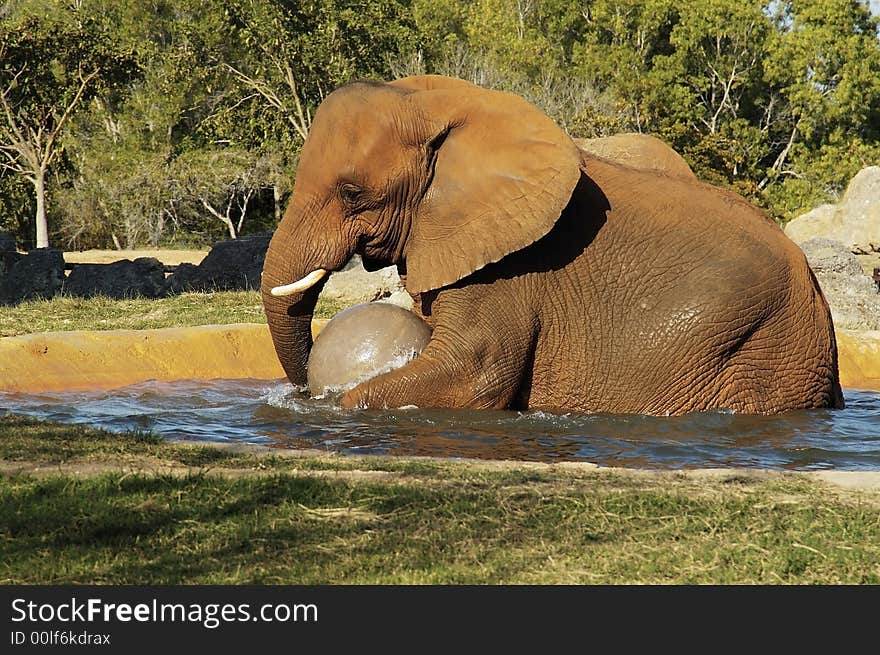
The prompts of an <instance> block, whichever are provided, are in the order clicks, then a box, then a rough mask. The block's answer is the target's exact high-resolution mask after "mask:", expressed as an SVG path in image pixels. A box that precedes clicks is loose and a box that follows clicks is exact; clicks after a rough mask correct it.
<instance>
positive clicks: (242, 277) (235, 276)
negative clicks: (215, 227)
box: [167, 232, 272, 293]
mask: <svg viewBox="0 0 880 655" xmlns="http://www.w3.org/2000/svg"><path fill="white" fill-rule="evenodd" d="M271 238H272V234H271V233H268V232H266V233H262V234H253V235H249V236H245V237H240V238H238V239H229V240H228V241H221V242H219V243H215V244H214V246H213V247H212V248H211V251H210V252H209V253H208V254H207V255H206V256H205V258H204V259H203V260H202V262H201V263H200V264H199V265H198V266H196V265H194V264H180V266H178V267H177V270H176V271H175V272H174V274H172V275H171V276H170V277H169V278H168V280H167V281H168V286H169V292H170V293H183V292H185V291H256V290H258V289H259V288H260V276H261V275H262V273H263V261H264V260H265V259H266V249H267V248H268V247H269V240H270V239H271Z"/></svg>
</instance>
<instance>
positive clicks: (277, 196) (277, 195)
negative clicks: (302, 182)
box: [272, 183, 284, 224]
mask: <svg viewBox="0 0 880 655" xmlns="http://www.w3.org/2000/svg"><path fill="white" fill-rule="evenodd" d="M272 199H273V200H274V201H275V223H276V224H277V223H279V222H280V221H281V217H282V216H283V215H284V208H283V207H282V206H281V185H279V184H277V183H276V184H273V185H272Z"/></svg>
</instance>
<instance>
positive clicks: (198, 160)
mask: <svg viewBox="0 0 880 655" xmlns="http://www.w3.org/2000/svg"><path fill="white" fill-rule="evenodd" d="M282 176H283V172H282V171H281V169H280V166H279V165H278V161H277V160H275V159H272V158H270V157H256V156H254V155H253V154H252V153H248V152H243V151H236V150H233V149H231V148H226V149H223V150H219V151H213V152H212V151H203V150H197V151H193V152H191V153H187V154H186V155H182V156H180V157H178V158H177V159H176V160H175V161H174V163H173V165H172V166H171V170H170V173H169V179H170V180H171V183H172V184H173V186H174V192H173V198H174V201H173V202H174V205H175V210H174V213H175V214H176V216H177V218H178V219H179V220H181V221H182V222H187V221H189V222H197V221H198V219H199V218H200V217H201V215H202V214H203V213H204V212H207V213H208V214H209V215H210V216H212V217H213V218H215V219H217V220H219V221H220V222H221V223H222V224H223V226H224V227H225V229H226V231H227V232H228V234H229V238H231V239H236V238H238V236H239V234H241V230H242V227H243V226H244V222H245V218H246V216H247V212H248V207H249V205H250V203H251V201H252V200H253V199H254V198H255V196H257V195H258V194H259V193H260V191H261V190H263V189H272V188H273V187H274V186H276V185H280V184H283V182H281V181H279V180H278V179H277V178H278V177H282Z"/></svg>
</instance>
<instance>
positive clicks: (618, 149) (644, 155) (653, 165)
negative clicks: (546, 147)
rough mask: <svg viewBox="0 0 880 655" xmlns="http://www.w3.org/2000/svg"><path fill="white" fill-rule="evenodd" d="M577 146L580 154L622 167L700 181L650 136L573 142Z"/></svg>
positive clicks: (678, 157) (632, 134) (680, 159)
mask: <svg viewBox="0 0 880 655" xmlns="http://www.w3.org/2000/svg"><path fill="white" fill-rule="evenodd" d="M574 142H575V143H576V144H577V147H578V148H580V149H581V150H585V151H586V152H588V153H590V154H592V155H597V156H599V157H602V158H604V159H610V160H611V161H614V162H617V163H619V164H625V165H626V166H632V167H633V168H640V169H642V170H646V171H660V172H662V173H666V174H668V175H674V176H676V177H684V178H690V179H692V180H695V179H697V176H696V175H694V172H693V171H692V170H691V167H690V166H688V163H687V162H686V161H685V160H684V157H682V156H681V155H679V154H678V153H677V152H675V150H673V149H672V147H670V146H669V145H667V144H666V142H664V141H662V140H661V139H658V138H657V137H655V136H651V135H650V134H640V133H638V132H627V133H623V134H613V135H611V136H605V137H596V138H594V139H574Z"/></svg>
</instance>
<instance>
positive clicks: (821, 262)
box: [801, 239, 880, 330]
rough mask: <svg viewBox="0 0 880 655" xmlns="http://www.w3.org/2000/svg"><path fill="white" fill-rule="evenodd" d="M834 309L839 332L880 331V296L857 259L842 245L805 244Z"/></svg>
mask: <svg viewBox="0 0 880 655" xmlns="http://www.w3.org/2000/svg"><path fill="white" fill-rule="evenodd" d="M801 249H802V250H803V251H804V254H805V255H806V256H807V260H808V261H809V262H810V267H811V268H812V269H813V272H814V273H815V274H816V278H817V279H818V280H819V285H820V286H821V287H822V291H823V293H824V294H825V298H826V299H827V300H828V304H829V305H830V306H831V315H832V317H833V318H834V326H835V327H836V328H849V329H853V330H880V292H878V288H877V284H876V283H875V282H874V280H873V279H871V278H870V277H869V276H868V275H865V273H864V271H863V270H862V267H861V265H860V264H859V261H858V259H857V258H856V256H855V255H854V254H853V253H852V252H850V250H849V248H848V247H846V246H845V245H844V244H843V243H841V242H840V241H834V240H832V239H810V240H808V241H805V242H804V243H802V244H801Z"/></svg>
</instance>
